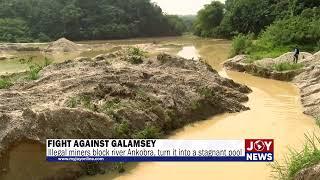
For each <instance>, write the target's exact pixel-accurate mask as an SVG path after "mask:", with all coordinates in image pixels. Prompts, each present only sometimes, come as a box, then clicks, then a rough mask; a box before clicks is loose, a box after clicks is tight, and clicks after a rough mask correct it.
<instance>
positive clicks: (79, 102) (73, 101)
mask: <svg viewBox="0 0 320 180" xmlns="http://www.w3.org/2000/svg"><path fill="white" fill-rule="evenodd" d="M66 105H67V107H69V108H76V107H79V106H82V107H84V108H86V109H89V110H94V104H93V103H92V99H91V97H90V96H87V95H82V96H76V97H71V98H69V100H68V101H67V103H66Z"/></svg>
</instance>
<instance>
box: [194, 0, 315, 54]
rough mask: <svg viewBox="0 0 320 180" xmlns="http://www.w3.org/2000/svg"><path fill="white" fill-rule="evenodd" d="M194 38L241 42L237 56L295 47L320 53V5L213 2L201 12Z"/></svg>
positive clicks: (303, 0)
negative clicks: (319, 51)
mask: <svg viewBox="0 0 320 180" xmlns="http://www.w3.org/2000/svg"><path fill="white" fill-rule="evenodd" d="M194 34H195V35H198V36H201V37H214V38H235V39H236V40H238V41H239V42H238V43H236V44H238V45H239V46H243V47H238V52H234V53H235V54H238V53H243V51H246V53H250V51H251V52H257V51H261V53H262V51H273V50H275V51H279V53H280V52H283V51H286V50H288V49H290V48H292V47H293V46H296V45H298V46H303V47H304V48H305V49H307V50H317V49H320V1H319V0H226V2H225V3H221V2H219V1H213V2H212V3H211V4H208V5H206V6H205V7H204V8H203V9H202V10H200V11H199V12H198V15H197V19H196V21H195V23H194ZM252 39H256V40H257V41H255V42H252V41H251V40H252ZM239 51H240V52H239ZM276 54H278V53H275V54H274V55H276Z"/></svg>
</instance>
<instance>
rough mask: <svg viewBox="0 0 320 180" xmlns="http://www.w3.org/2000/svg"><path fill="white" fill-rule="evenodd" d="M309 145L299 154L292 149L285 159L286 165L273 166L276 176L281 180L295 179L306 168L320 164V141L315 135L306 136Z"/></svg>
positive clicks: (277, 163)
mask: <svg viewBox="0 0 320 180" xmlns="http://www.w3.org/2000/svg"><path fill="white" fill-rule="evenodd" d="M305 137H306V140H307V143H306V144H305V146H304V148H303V150H302V151H301V152H298V151H296V150H293V149H290V153H289V155H288V156H287V157H286V158H285V163H284V164H283V165H282V164H280V163H279V162H275V163H273V164H271V167H272V168H273V170H274V173H275V174H274V176H275V178H277V179H281V180H291V179H294V177H295V176H296V174H297V173H298V172H300V171H301V170H302V169H304V168H308V167H311V166H313V165H315V164H317V163H319V162H320V149H319V148H318V147H319V144H320V139H319V138H318V137H317V136H316V135H313V136H312V137H311V136H310V135H306V136H305Z"/></svg>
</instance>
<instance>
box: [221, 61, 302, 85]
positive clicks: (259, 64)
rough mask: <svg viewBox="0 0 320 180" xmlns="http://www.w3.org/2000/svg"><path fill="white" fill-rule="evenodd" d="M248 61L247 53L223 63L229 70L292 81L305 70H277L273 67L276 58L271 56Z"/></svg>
mask: <svg viewBox="0 0 320 180" xmlns="http://www.w3.org/2000/svg"><path fill="white" fill-rule="evenodd" d="M247 62H248V57H247V56H246V55H239V56H235V57H234V58H231V59H229V60H227V61H226V62H225V63H224V64H223V65H224V67H225V68H227V69H229V70H235V71H239V72H247V73H250V74H252V75H255V76H260V77H264V78H269V79H275V80H280V81H292V80H293V78H294V77H295V76H297V75H298V74H300V73H301V72H303V71H304V70H303V69H297V70H288V71H277V70H275V69H274V68H273V67H274V65H275V63H274V59H271V58H265V59H263V60H260V61H256V62H254V63H247Z"/></svg>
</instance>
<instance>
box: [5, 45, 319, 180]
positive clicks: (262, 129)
mask: <svg viewBox="0 0 320 180" xmlns="http://www.w3.org/2000/svg"><path fill="white" fill-rule="evenodd" d="M121 43H122V42H121ZM165 43H166V44H170V43H172V44H174V43H184V44H186V46H187V47H189V48H187V49H188V50H189V51H188V54H189V55H190V54H194V52H190V51H193V50H197V51H198V53H199V54H200V55H201V56H202V57H203V58H204V59H206V60H207V62H208V63H209V64H210V65H212V66H213V67H214V68H216V69H218V70H220V74H221V75H223V76H228V77H229V78H232V79H233V80H234V81H236V82H239V83H243V84H247V85H248V86H249V87H251V88H252V89H253V93H251V94H250V95H249V98H250V99H249V102H248V103H246V104H245V105H246V106H249V107H250V108H251V110H250V111H246V112H242V113H236V114H224V115H219V116H215V117H213V118H209V119H208V120H206V121H203V122H199V123H195V124H192V125H188V126H187V127H185V128H183V129H181V130H179V131H177V132H176V133H175V134H174V135H173V136H170V137H169V138H173V139H243V138H274V139H275V143H276V146H275V154H276V160H281V159H282V158H283V157H284V156H285V155H286V154H287V153H288V149H287V147H288V146H291V147H295V148H299V147H298V146H299V145H302V144H303V142H304V133H312V132H313V131H314V130H318V127H317V126H316V124H315V122H314V120H313V119H312V118H310V117H308V116H306V115H304V114H303V113H302V112H303V110H302V107H301V103H300V100H299V93H298V89H297V88H296V87H295V86H294V85H292V84H290V83H286V82H279V81H274V80H268V79H262V78H258V77H254V76H251V75H247V74H244V73H237V72H226V71H223V70H222V68H221V66H220V64H221V63H222V62H223V61H224V60H225V59H227V56H228V51H229V47H230V43H229V42H228V41H222V40H202V39H199V40H192V41H189V40H187V41H183V40H181V39H179V40H176V41H174V40H168V41H167V42H165ZM192 45H194V48H190V47H192ZM182 55H183V53H182ZM23 148H24V146H22V148H20V147H18V150H13V151H11V154H12V155H11V156H12V157H13V156H14V157H22V156H26V155H28V154H27V153H26V152H25V151H23V150H22V149H23ZM38 150H39V149H37V148H35V149H33V153H31V154H33V155H32V156H34V158H33V160H30V162H31V164H30V165H31V166H33V167H44V168H43V169H44V172H52V171H53V170H54V169H55V168H57V167H61V166H50V167H49V168H48V169H47V170H45V169H46V167H47V166H41V164H43V163H45V162H44V156H43V155H42V153H37V151H38ZM15 152H19V153H20V155H17V153H15ZM31 154H29V155H28V156H31ZM42 156H43V157H42ZM41 157H42V158H43V159H42V160H41ZM39 159H40V160H39ZM10 163H11V165H12V166H13V167H21V166H19V164H21V161H20V160H19V158H13V159H11V160H10ZM45 164H48V163H45ZM50 168H52V169H50ZM19 169H20V171H19ZM23 170H24V171H22V170H21V168H15V169H14V170H13V172H12V173H16V172H17V171H19V172H24V173H25V174H32V173H37V171H38V170H37V169H27V168H25V169H23ZM270 176H271V168H270V167H268V166H267V164H265V163H251V164H250V163H139V164H129V167H128V168H127V171H126V172H125V173H124V174H117V173H115V174H105V175H98V176H93V177H83V178H81V179H95V180H99V179H101V180H105V179H113V178H115V179H270ZM14 177H15V176H11V178H10V176H8V177H7V179H12V178H14Z"/></svg>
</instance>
